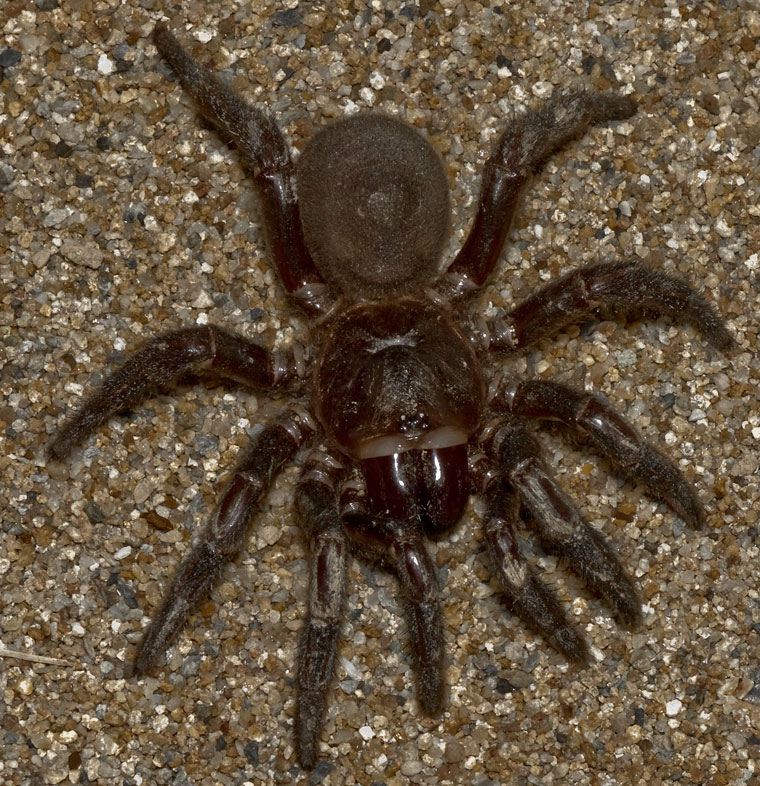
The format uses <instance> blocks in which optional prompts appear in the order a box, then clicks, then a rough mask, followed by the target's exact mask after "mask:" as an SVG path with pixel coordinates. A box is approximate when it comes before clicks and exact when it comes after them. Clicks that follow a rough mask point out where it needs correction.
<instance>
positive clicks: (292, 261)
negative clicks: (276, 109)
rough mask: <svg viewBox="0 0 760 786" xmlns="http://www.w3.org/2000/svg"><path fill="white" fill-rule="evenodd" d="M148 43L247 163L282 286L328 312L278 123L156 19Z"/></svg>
mask: <svg viewBox="0 0 760 786" xmlns="http://www.w3.org/2000/svg"><path fill="white" fill-rule="evenodd" d="M153 43H154V44H155V45H156V48H157V49H158V51H159V52H160V54H161V57H163V59H164V60H166V62H167V63H168V64H169V65H170V66H171V67H172V69H173V71H174V72H175V73H176V74H177V76H178V77H179V79H180V81H181V82H182V85H183V86H184V88H185V90H187V92H188V93H190V95H191V96H192V97H193V99H194V100H195V102H196V104H197V105H198V107H199V109H200V110H201V112H202V113H203V115H204V117H206V118H207V119H208V120H209V121H210V122H212V123H213V124H214V125H215V126H216V127H217V128H218V129H219V130H220V131H221V132H222V133H223V134H224V135H225V136H226V137H227V138H228V139H230V140H232V141H233V142H234V143H235V146H236V147H237V149H238V150H239V151H240V153H241V155H242V156H243V159H244V160H245V163H246V164H247V166H248V168H249V169H250V171H251V173H252V175H253V178H254V181H255V183H256V186H257V189H258V192H259V201H260V205H261V212H262V218H263V221H264V227H265V230H266V234H267V241H268V244H269V250H270V253H271V254H272V256H273V257H274V260H275V263H276V265H277V270H278V272H279V274H280V279H281V280H282V283H283V286H284V287H285V289H286V290H287V291H288V292H289V293H290V294H291V295H292V296H293V298H294V299H295V301H296V302H297V303H298V305H299V306H301V308H303V309H304V311H306V312H307V313H309V314H313V315H317V314H324V313H326V312H328V311H329V310H330V308H331V307H332V305H333V302H334V300H335V297H334V294H333V293H332V291H331V290H330V289H329V287H328V286H327V285H326V284H325V282H324V280H323V278H322V276H321V275H320V274H319V272H318V271H317V269H316V267H315V265H314V261H313V260H312V258H311V255H310V254H309V251H308V249H307V248H306V244H305V242H304V237H303V230H302V229H301V220H300V217H299V208H298V201H297V199H296V190H295V169H294V167H293V163H292V161H291V159H290V151H289V149H288V145H287V142H286V141H285V138H284V137H283V135H282V132H281V131H280V129H279V128H278V127H277V124H276V123H275V122H274V120H273V118H272V117H270V116H269V115H267V114H265V113H264V112H262V111H260V110H259V109H256V108H255V107H253V106H251V105H250V104H249V103H248V102H246V101H245V100H243V98H242V97H241V96H240V95H238V94H237V93H236V92H235V91H234V90H233V89H232V88H230V87H228V86H227V85H225V84H224V83H223V82H222V81H221V80H219V79H218V77H217V76H216V74H215V73H214V72H213V71H211V69H209V68H207V67H206V66H204V65H202V64H201V63H199V62H198V61H197V60H195V59H194V58H192V57H191V56H190V55H189V54H188V53H187V52H186V51H185V50H184V49H183V48H182V46H181V45H180V43H179V42H178V41H177V39H176V38H175V37H174V35H173V34H172V33H171V32H170V31H169V28H168V27H167V26H166V25H165V24H163V23H159V24H157V25H156V27H155V29H154V31H153Z"/></svg>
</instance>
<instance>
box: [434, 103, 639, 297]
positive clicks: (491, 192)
mask: <svg viewBox="0 0 760 786" xmlns="http://www.w3.org/2000/svg"><path fill="white" fill-rule="evenodd" d="M635 112H636V104H635V103H634V102H633V100H631V99H630V98H628V97H626V96H622V95H618V94H616V93H563V94H562V95H560V97H559V98H557V99H555V100H554V101H551V102H550V103H549V104H547V105H546V106H543V107H541V108H540V109H538V110H534V111H532V112H528V113H527V114H525V115H523V116H522V117H518V118H516V119H515V120H514V121H513V122H512V123H511V124H510V125H509V126H508V127H507V129H506V130H505V131H504V133H503V134H502V135H501V137H500V138H499V141H498V142H497V143H496V147H495V149H494V151H493V153H492V154H491V157H490V158H489V159H488V160H487V161H486V163H485V165H484V167H483V181H482V184H481V187H480V201H479V203H478V211H477V214H476V216H475V221H474V223H473V226H472V229H471V230H470V234H469V235H468V237H467V240H466V241H465V243H464V245H463V246H462V249H461V250H460V251H459V253H458V254H457V256H456V257H455V258H454V261H453V262H452V263H451V265H450V266H449V268H448V270H447V271H446V273H445V274H444V276H443V279H442V287H443V289H444V290H445V291H442V294H444V295H445V296H446V297H457V296H463V295H466V294H467V293H468V292H471V291H473V290H474V289H477V288H478V287H480V286H482V285H483V284H484V283H485V281H486V280H487V278H488V276H489V275H490V274H491V271H492V270H493V268H494V266H495V265H496V262H497V260H498V259H499V255H500V253H501V249H502V247H503V245H504V241H505V239H506V237H507V233H508V232H509V227H510V224H511V222H512V217H513V216H514V213H515V208H516V207H517V202H518V197H519V193H520V189H521V188H522V186H523V185H524V184H525V183H526V181H527V180H528V178H529V177H530V175H531V173H537V172H539V171H540V170H541V168H542V167H543V166H544V164H545V163H546V161H547V160H548V159H549V158H550V157H551V156H552V155H553V154H554V153H556V152H558V151H559V150H561V149H562V148H563V147H564V146H565V145H567V144H568V143H569V142H571V141H572V140H573V139H575V138H576V137H579V136H580V135H581V134H583V133H584V132H585V131H586V129H587V128H588V127H589V126H592V125H598V124H600V123H606V122H608V121H610V120H625V119H627V118H629V117H631V116H632V115H633V114H634V113H635Z"/></svg>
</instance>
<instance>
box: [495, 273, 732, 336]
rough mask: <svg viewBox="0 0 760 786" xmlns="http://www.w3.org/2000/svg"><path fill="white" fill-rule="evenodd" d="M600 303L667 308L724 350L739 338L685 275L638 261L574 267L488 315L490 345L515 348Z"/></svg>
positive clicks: (617, 307) (654, 309) (578, 318)
mask: <svg viewBox="0 0 760 786" xmlns="http://www.w3.org/2000/svg"><path fill="white" fill-rule="evenodd" d="M598 306H608V307H612V308H613V309H615V310H619V311H623V312H625V311H630V310H632V309H633V310H637V311H638V310H646V311H651V312H654V313H656V314H667V316H669V317H670V318H671V319H673V320H674V321H675V322H677V323H682V324H691V325H694V327H696V328H697V329H698V330H699V331H700V332H701V333H702V335H704V336H705V338H706V339H707V340H708V341H709V342H710V343H711V344H712V345H713V346H714V347H716V348H718V349H720V350H724V351H725V350H726V349H730V347H731V346H733V343H734V339H733V338H732V336H731V334H730V333H729V332H728V330H727V329H726V326H725V325H724V323H723V320H722V319H721V318H720V316H719V315H718V313H717V312H716V311H715V309H714V308H713V307H712V306H711V305H710V303H708V302H707V301H706V300H705V299H704V298H703V297H702V296H701V295H699V294H698V293H697V292H696V291H695V290H694V289H692V288H691V287H690V286H689V285H688V284H685V283H684V282H683V281H679V280H678V279H677V278H673V277H672V276H669V275H667V274H666V273H661V272H659V271H657V270H651V269H649V268H647V267H645V266H644V265H642V264H641V263H639V262H637V261H626V262H615V263H612V264H592V265H587V266H586V267H582V268H580V269H578V270H573V271H572V272H571V273H568V274H567V275H565V276H562V277H561V278H558V279H557V280H556V281H552V282H550V283H549V284H548V285H547V286H545V287H543V288H542V289H540V290H539V291H538V292H536V293H535V294H533V295H531V296H530V297H529V298H528V299H527V300H526V301H525V302H523V303H521V304H520V305H519V306H517V308H514V309H512V311H510V312H509V313H508V314H507V315H506V316H504V317H501V318H496V319H493V320H490V321H489V328H490V335H491V336H492V338H491V344H490V346H491V348H492V349H495V350H500V351H506V352H513V351H515V350H518V349H522V348H524V347H526V346H529V345H531V344H535V343H536V342H537V341H539V340H540V339H542V338H545V337H546V336H550V335H552V334H553V333H556V332H558V331H559V330H561V329H562V328H564V327H567V326H568V325H572V324H576V323H578V322H580V321H581V320H583V319H585V318H586V317H587V316H588V315H589V314H590V313H591V312H592V311H593V310H594V309H595V308H597V307H598Z"/></svg>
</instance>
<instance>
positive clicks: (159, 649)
mask: <svg viewBox="0 0 760 786" xmlns="http://www.w3.org/2000/svg"><path fill="white" fill-rule="evenodd" d="M312 434H313V424H312V421H311V418H310V417H308V416H307V415H305V414H304V413H300V412H296V411H295V410H290V411H288V412H286V413H285V414H284V415H282V416H281V417H279V418H278V419H277V420H276V421H274V422H273V423H270V424H269V425H268V426H265V427H264V429H263V430H262V431H261V432H260V433H259V434H258V435H257V436H256V438H255V439H254V441H253V444H252V445H251V446H250V448H249V449H248V451H247V452H246V455H245V456H244V458H243V460H242V461H241V462H240V463H239V464H238V466H237V469H236V470H235V472H234V474H233V476H232V482H231V483H230V484H229V486H228V487H227V490H226V491H225V492H224V495H223V496H222V499H221V503H220V505H219V508H218V510H217V512H216V514H215V515H214V516H213V518H212V519H211V520H210V521H209V523H208V524H207V525H206V526H205V527H204V529H203V530H202V531H201V533H200V536H199V538H198V539H197V540H196V542H195V543H194V545H192V546H191V547H190V549H189V551H188V552H187V554H185V556H184V557H183V559H182V561H181V562H180V564H179V567H178V568H177V572H176V574H175V575H174V578H173V579H172V581H171V583H170V585H169V587H168V589H167V590H166V592H165V593H164V600H163V603H162V604H161V608H160V609H159V611H158V613H157V614H156V616H155V617H154V618H153V621H152V622H151V624H150V627H149V628H148V630H147V631H146V633H145V636H144V637H143V640H142V642H141V643H140V646H139V647H138V650H137V656H136V657H135V662H134V667H133V674H135V675H137V676H139V675H142V674H145V673H146V672H147V671H148V670H149V669H150V668H152V667H153V666H154V665H155V664H156V663H157V661H158V659H159V658H160V657H161V655H163V654H164V653H165V652H166V649H167V647H168V646H169V644H170V643H171V641H172V639H173V638H174V637H175V636H176V634H177V633H178V632H179V631H180V630H181V629H182V628H183V627H184V625H185V622H186V621H187V617H188V615H189V614H190V612H191V611H192V609H193V608H194V607H195V606H196V605H197V603H198V602H199V601H200V600H202V599H203V598H205V597H206V595H207V594H208V591H209V589H210V588H211V586H212V585H213V584H214V582H215V581H216V579H217V577H218V575H219V573H220V571H221V569H222V568H223V567H224V565H226V564H227V563H228V562H230V561H231V560H233V559H235V557H236V556H237V554H238V552H239V551H240V549H241V547H242V545H243V540H244V538H245V534H246V531H247V530H248V525H249V524H250V522H251V518H252V517H253V514H254V513H255V511H256V506H257V504H258V501H259V499H260V498H261V496H262V495H263V494H265V493H266V492H267V491H268V490H269V487H270V486H271V484H272V481H273V480H274V478H275V476H276V475H277V473H278V472H279V471H280V469H282V467H283V465H284V464H285V463H286V462H287V461H289V460H290V459H291V458H292V457H293V455H294V454H295V452H296V451H297V450H298V448H299V447H300V446H301V445H302V444H303V443H304V442H305V441H306V440H307V439H308V438H309V437H310V436H311V435H312Z"/></svg>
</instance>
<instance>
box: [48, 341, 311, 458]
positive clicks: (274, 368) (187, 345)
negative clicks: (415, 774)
mask: <svg viewBox="0 0 760 786" xmlns="http://www.w3.org/2000/svg"><path fill="white" fill-rule="evenodd" d="M200 373H209V374H216V375H218V376H221V377H224V378H225V379H231V380H234V381H236V382H242V383H243V384H244V385H249V386H251V387H253V388H259V389H261V388H274V387H277V386H278V385H281V384H284V383H286V382H288V381H290V380H292V379H293V378H294V377H296V375H297V366H296V360H295V357H294V355H293V352H292V351H289V352H272V351H270V350H268V349H265V348H264V347H262V346H260V345H259V344H257V343H256V342H255V341H252V340H250V339H247V338H245V337H243V336H240V335H237V334H235V333H230V332H229V331H227V330H222V329H221V328H218V327H213V326H208V327H192V328H185V329H182V330H175V331H173V332H171V333H166V334H165V335H163V336H157V337H156V338H152V339H151V340H150V341H148V342H147V343H146V344H145V345H144V346H143V347H142V348H141V349H139V350H138V351H137V352H135V354H134V355H132V356H131V357H130V358H129V359H128V360H127V362H126V363H125V364H124V365H123V366H122V367H121V368H120V369H118V371H115V372H114V373H113V374H111V375H110V376H109V377H107V378H106V381H105V382H104V383H103V385H102V387H101V388H100V390H98V391H97V393H95V394H94V395H93V396H92V397H91V398H90V399H88V400H87V401H86V402H85V404H84V405H83V406H82V407H81V409H80V410H79V412H78V413H77V414H76V415H75V416H74V418H73V419H72V420H70V421H69V422H68V423H67V424H66V425H65V426H64V427H63V428H62V429H61V430H60V431H59V432H58V434H56V436H55V437H54V438H53V441H52V442H51V443H50V445H49V446H48V455H49V456H50V457H51V458H55V459H64V458H66V456H68V454H69V453H70V452H71V450H72V449H73V448H74V447H75V446H76V445H78V444H79V443H80V442H81V441H82V440H83V439H84V438H85V437H86V436H87V435H88V434H90V433H91V432H92V431H93V430H94V429H96V428H97V427H98V426H100V425H101V424H102V423H103V422H104V421H105V420H107V419H108V418H109V417H110V416H111V415H113V414H115V413H117V412H123V411H124V410H125V409H129V408H130V407H134V406H135V405H137V404H139V403H140V402H141V401H143V400H144V399H145V398H147V397H148V396H149V395H150V394H151V393H153V392H155V391H156V390H157V389H158V388H161V387H163V386H165V385H168V384H170V383H172V382H175V381H176V380H177V379H178V378H179V377H182V376H184V375H185V374H200Z"/></svg>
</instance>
